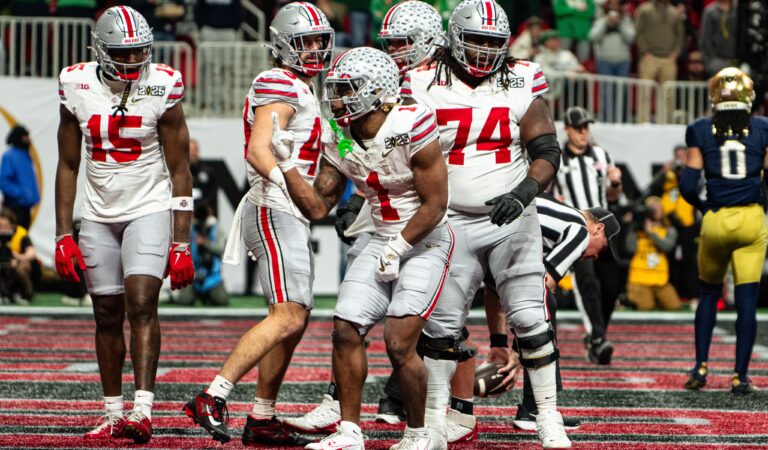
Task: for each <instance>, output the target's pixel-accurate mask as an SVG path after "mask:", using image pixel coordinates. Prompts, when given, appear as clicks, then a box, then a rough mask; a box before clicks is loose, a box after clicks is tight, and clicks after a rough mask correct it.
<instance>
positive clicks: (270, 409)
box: [251, 397, 275, 420]
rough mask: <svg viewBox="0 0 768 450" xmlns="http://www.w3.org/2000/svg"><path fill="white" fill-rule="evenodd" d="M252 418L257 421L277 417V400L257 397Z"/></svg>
mask: <svg viewBox="0 0 768 450" xmlns="http://www.w3.org/2000/svg"><path fill="white" fill-rule="evenodd" d="M254 401H255V403H254V404H253V409H252V410H251V417H253V418H254V419H257V420H264V419H271V418H272V417H274V416H275V400H269V399H263V398H259V397H256V398H255V399H254Z"/></svg>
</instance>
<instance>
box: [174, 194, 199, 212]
mask: <svg viewBox="0 0 768 450" xmlns="http://www.w3.org/2000/svg"><path fill="white" fill-rule="evenodd" d="M193 204H194V200H192V197H171V210H173V211H192V209H193V206H192V205H193Z"/></svg>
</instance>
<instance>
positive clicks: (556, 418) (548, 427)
mask: <svg viewBox="0 0 768 450" xmlns="http://www.w3.org/2000/svg"><path fill="white" fill-rule="evenodd" d="M536 432H537V433H538V434H539V440H540V441H541V446H542V447H543V448H571V440H570V439H568V435H567V434H565V428H564V426H563V416H561V415H560V413H559V412H557V411H555V410H547V411H543V412H541V413H539V414H537V415H536Z"/></svg>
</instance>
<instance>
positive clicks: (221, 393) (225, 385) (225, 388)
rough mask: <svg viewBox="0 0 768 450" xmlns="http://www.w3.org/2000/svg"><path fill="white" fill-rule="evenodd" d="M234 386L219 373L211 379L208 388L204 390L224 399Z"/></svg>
mask: <svg viewBox="0 0 768 450" xmlns="http://www.w3.org/2000/svg"><path fill="white" fill-rule="evenodd" d="M234 387H235V385H234V384H232V383H231V382H230V381H229V380H227V379H226V378H224V377H222V376H221V375H216V378H214V379H213V381H212V382H211V385H210V386H208V389H206V392H207V393H208V394H209V395H212V396H214V397H219V398H223V399H224V400H226V399H227V397H228V396H229V393H230V392H232V389H233V388H234Z"/></svg>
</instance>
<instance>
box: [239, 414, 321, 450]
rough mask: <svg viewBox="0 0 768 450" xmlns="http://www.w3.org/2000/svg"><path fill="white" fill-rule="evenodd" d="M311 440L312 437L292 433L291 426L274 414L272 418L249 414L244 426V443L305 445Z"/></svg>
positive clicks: (287, 445) (288, 445)
mask: <svg viewBox="0 0 768 450" xmlns="http://www.w3.org/2000/svg"><path fill="white" fill-rule="evenodd" d="M310 442H312V440H311V439H307V438H303V437H301V436H299V435H297V434H294V433H291V431H290V428H289V427H288V426H286V425H284V424H283V422H281V421H279V420H277V417H274V416H272V418H271V419H254V418H253V417H251V415H250V414H248V420H246V422H245V428H243V445H257V446H261V445H280V446H286V447H304V446H305V445H307V444H309V443H310Z"/></svg>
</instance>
